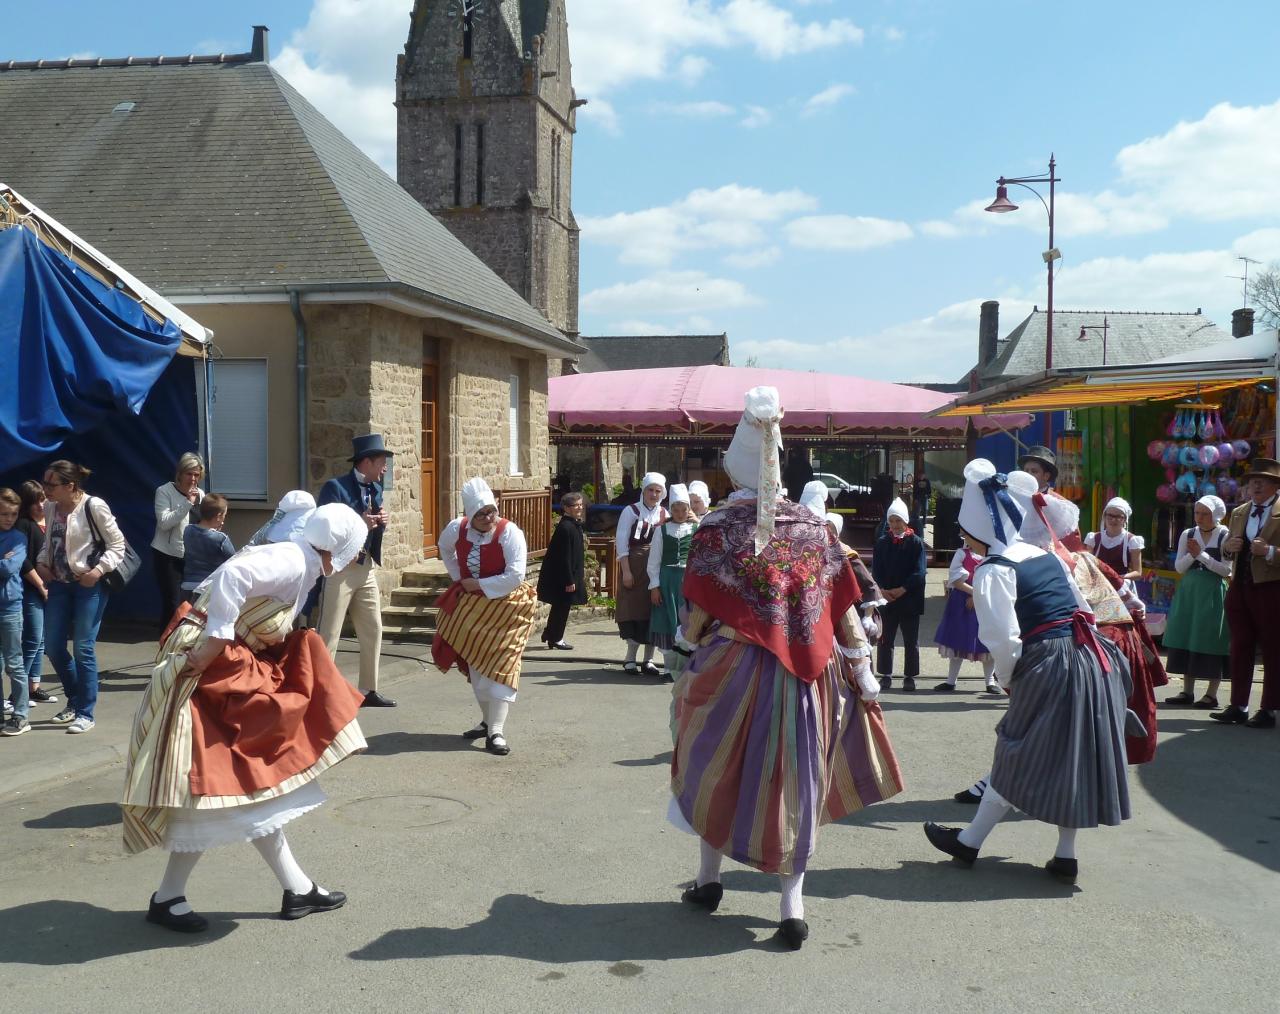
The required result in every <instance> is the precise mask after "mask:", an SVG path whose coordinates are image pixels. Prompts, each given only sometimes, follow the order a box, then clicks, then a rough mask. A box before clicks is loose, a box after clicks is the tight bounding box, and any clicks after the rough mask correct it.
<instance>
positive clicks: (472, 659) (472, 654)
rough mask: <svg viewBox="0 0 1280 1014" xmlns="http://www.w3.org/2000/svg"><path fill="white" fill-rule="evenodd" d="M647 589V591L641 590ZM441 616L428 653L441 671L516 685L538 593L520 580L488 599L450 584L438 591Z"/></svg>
mask: <svg viewBox="0 0 1280 1014" xmlns="http://www.w3.org/2000/svg"><path fill="white" fill-rule="evenodd" d="M646 594H647V593H646ZM439 607H440V619H439V624H438V626H437V627H436V636H435V639H434V640H433V641H432V644H431V656H432V660H433V661H434V662H435V664H436V667H437V668H438V669H439V670H440V671H441V672H448V671H449V669H450V668H451V667H452V666H454V665H456V666H457V667H458V668H459V669H460V670H461V671H462V672H463V673H464V674H466V675H468V678H469V676H470V672H471V670H472V669H474V670H476V672H478V673H483V674H484V675H485V676H487V677H488V678H489V679H491V680H493V681H494V682H495V683H501V684H502V685H503V686H506V687H510V688H511V689H512V690H518V689H519V688H520V670H521V667H522V665H523V657H524V649H525V646H526V645H527V644H528V643H529V635H530V634H531V633H532V632H533V624H534V620H536V619H537V616H538V593H537V592H536V591H535V590H534V587H533V585H531V584H522V585H520V587H518V588H517V589H516V590H515V591H513V592H512V593H511V594H510V595H506V596H503V597H502V598H500V599H491V598H488V597H486V596H484V595H472V594H468V593H466V592H463V591H462V586H461V585H458V584H455V585H452V586H451V587H450V588H449V590H448V591H446V592H445V593H444V595H442V596H441V597H440V600H439Z"/></svg>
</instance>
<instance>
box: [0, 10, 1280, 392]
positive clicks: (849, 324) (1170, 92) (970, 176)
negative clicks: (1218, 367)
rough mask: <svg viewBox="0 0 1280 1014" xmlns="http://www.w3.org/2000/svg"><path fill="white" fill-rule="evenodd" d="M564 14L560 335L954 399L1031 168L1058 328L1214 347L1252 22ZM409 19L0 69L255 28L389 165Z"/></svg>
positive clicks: (175, 18)
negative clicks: (998, 201)
mask: <svg viewBox="0 0 1280 1014" xmlns="http://www.w3.org/2000/svg"><path fill="white" fill-rule="evenodd" d="M490 2H495V0H490ZM568 2H569V15H570V23H571V37H570V44H571V47H572V55H573V61H574V78H575V84H576V85H577V88H578V92H579V95H580V96H582V97H584V98H587V99H588V100H589V104H588V106H587V107H586V108H585V109H584V110H583V111H582V114H581V118H580V121H579V133H578V136H577V139H576V150H575V159H576V164H575V167H574V169H575V172H574V209H575V212H576V214H577V216H578V218H579V220H580V222H581V224H582V227H583V244H582V293H583V299H582V325H583V331H584V333H587V334H591V333H597V334H598V333H618V332H631V331H645V332H649V331H652V332H659V331H662V332H682V331H699V332H701V331H715V332H719V331H722V330H724V331H728V332H729V337H730V344H731V350H732V353H733V356H734V359H735V361H737V362H742V361H743V360H744V359H745V358H746V357H747V356H755V357H757V359H758V360H759V361H760V363H761V364H762V365H774V366H789V367H794V368H799V369H825V370H830V371H831V372H837V373H853V374H860V375H865V376H870V377H877V378H882V379H891V380H938V379H941V380H952V379H956V378H958V377H959V375H960V374H961V373H963V371H964V370H965V369H967V368H968V366H970V365H971V363H972V360H973V358H974V351H975V345H976V333H977V312H978V311H977V306H978V303H979V302H981V301H982V300H983V299H992V298H994V299H999V300H1000V301H1001V308H1002V311H1001V319H1002V331H1006V332H1007V331H1008V330H1010V329H1011V328H1012V327H1013V326H1014V324H1016V323H1017V321H1018V320H1020V319H1021V317H1022V316H1023V315H1024V314H1025V313H1026V312H1027V311H1028V310H1029V309H1030V307H1031V305H1032V304H1035V303H1039V304H1040V305H1041V306H1043V304H1044V294H1045V278H1044V271H1043V268H1042V266H1041V261H1040V256H1039V255H1040V252H1041V251H1042V250H1043V249H1045V247H1046V246H1047V227H1046V226H1047V223H1046V217H1045V214H1044V211H1043V209H1041V208H1040V205H1039V203H1038V202H1037V201H1036V200H1035V198H1034V197H1032V196H1031V195H1030V194H1027V193H1026V192H1025V191H1023V192H1021V195H1020V196H1019V193H1018V192H1015V193H1014V194H1012V195H1011V196H1013V197H1014V199H1015V200H1018V201H1019V203H1022V204H1023V208H1022V210H1020V211H1019V212H1017V213H1016V214H1011V215H1007V216H1002V217H997V216H993V215H986V214H983V213H982V212H981V208H982V206H983V205H985V204H986V203H988V202H989V201H990V199H991V196H992V193H993V190H994V179H995V177H996V176H998V175H1001V174H1004V175H1030V174H1034V173H1038V172H1043V171H1045V169H1046V168H1047V162H1048V157H1049V153H1050V152H1051V151H1052V152H1054V153H1055V154H1056V155H1057V158H1058V163H1059V175H1060V176H1061V177H1062V180H1063V182H1062V184H1061V185H1060V188H1059V199H1058V204H1057V223H1058V236H1057V245H1058V247H1059V248H1060V249H1061V250H1062V252H1063V259H1062V261H1061V262H1059V263H1060V267H1059V274H1058V275H1057V277H1056V282H1055V287H1056V302H1057V306H1058V307H1059V308H1064V309H1066V308H1072V309H1098V310H1179V311H1187V310H1194V309H1195V308H1196V307H1203V308H1204V310H1205V312H1206V313H1207V314H1208V315H1210V317H1211V318H1213V319H1215V320H1217V321H1218V322H1219V323H1220V324H1223V325H1226V324H1228V323H1229V316H1230V311H1231V310H1232V309H1233V308H1234V307H1236V306H1238V305H1239V303H1240V283H1239V282H1238V281H1234V280H1232V279H1231V278H1230V277H1228V276H1230V275H1235V274H1239V273H1240V268H1241V262H1240V261H1239V260H1238V259H1237V258H1238V257H1239V256H1240V255H1247V256H1250V257H1253V258H1257V259H1259V260H1263V261H1267V262H1270V261H1276V260H1280V79H1278V78H1277V77H1276V75H1275V73H1274V68H1273V66H1269V63H1270V61H1269V58H1268V54H1273V53H1274V52H1276V51H1277V48H1278V44H1280V17H1277V15H1276V13H1275V5H1274V3H1266V2H1261V0H1246V2H1240V3H1236V4H1234V5H1232V6H1231V7H1230V9H1229V10H1224V11H1221V12H1217V11H1215V10H1214V9H1212V8H1211V5H1208V4H1204V3H1198V2H1187V0H1176V2H1165V3H1160V4H1156V3H1131V4H1115V3H1105V4H1104V3H1097V2H1090V0H1085V2H1078V3H1075V4H1071V5H1067V4H1058V5H1049V4H1043V3H1005V4H994V3H986V2H981V0H969V2H963V3H962V2H955V0H952V2H943V0H898V2H893V3H890V2H855V0H643V2H641V0H568ZM411 6H412V4H411V2H410V0H273V2H270V3H247V2H242V0H221V2H219V3H218V4H208V5H194V4H173V3H159V2H151V0H140V2H139V0H135V2H134V3H131V4H130V5H129V12H130V16H129V17H128V18H127V19H122V18H120V17H119V16H118V13H119V8H110V7H109V6H106V7H104V5H101V4H96V3H87V2H79V0H69V2H53V3H48V2H46V3H41V4H33V3H22V2H19V3H13V2H11V3H10V4H8V5H6V8H7V9H6V27H7V28H8V29H9V30H8V31H6V32H5V37H6V42H5V44H4V45H3V47H0V48H2V49H3V50H4V52H0V58H6V59H7V58H14V59H32V58H39V57H64V56H68V55H80V54H86V55H87V54H93V55H103V56H121V55H127V54H131V53H132V54H139V55H153V54H156V53H166V54H171V53H186V52H191V51H196V52H217V51H220V50H226V51H242V50H244V49H246V48H247V47H248V40H249V35H250V28H249V26H250V25H252V24H253V23H254V22H259V21H263V22H265V23H267V24H268V25H269V26H270V27H271V29H272V48H273V53H274V57H275V63H276V66H277V67H278V68H279V69H280V70H281V71H282V72H283V73H284V74H285V75H286V76H287V77H289V78H290V80H291V81H293V82H294V84H295V85H297V86H298V87H299V88H300V89H301V90H302V91H303V92H304V93H305V94H307V95H308V97H310V98H311V99H312V101H313V102H315V104H316V105H317V106H319V107H320V108H321V110H322V111H324V112H325V113H326V114H327V115H329V116H330V117H331V118H332V119H333V120H334V121H335V122H336V123H337V124H338V125H339V126H340V127H342V128H343V129H344V130H346V131H347V133H348V134H350V135H351V136H352V137H353V138H354V139H355V140H356V141H357V142H358V143H360V144H361V145H362V146H363V147H365V149H366V150H368V151H369V152H370V154H372V155H373V156H374V157H375V158H377V159H378V160H379V161H381V162H382V163H383V164H384V165H387V166H390V165H391V164H392V161H393V153H394V147H395V117H394V110H393V108H392V107H391V100H392V96H393V84H394V67H395V56H396V53H397V52H398V51H399V50H400V48H401V47H402V46H403V42H404V37H405V34H406V31H407V24H408V14H409V10H410V8H411ZM54 12H56V15H57V16H55V17H51V13H54ZM2 166H3V157H2V156H0V177H2V176H3V172H2ZM1022 198H1025V199H1026V200H1025V202H1024V201H1023V200H1022Z"/></svg>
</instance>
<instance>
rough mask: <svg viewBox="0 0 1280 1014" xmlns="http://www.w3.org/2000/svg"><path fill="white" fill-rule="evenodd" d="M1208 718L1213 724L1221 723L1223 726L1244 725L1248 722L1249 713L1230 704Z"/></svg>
mask: <svg viewBox="0 0 1280 1014" xmlns="http://www.w3.org/2000/svg"><path fill="white" fill-rule="evenodd" d="M1209 717H1210V718H1212V719H1213V720H1214V721H1215V722H1221V723H1222V724H1223V725H1244V723H1245V722H1247V721H1249V712H1247V711H1245V710H1244V708H1238V707H1236V706H1235V705H1234V704H1232V705H1229V706H1228V707H1226V708H1224V709H1223V710H1222V711H1215V712H1213V713H1212V714H1210V715H1209Z"/></svg>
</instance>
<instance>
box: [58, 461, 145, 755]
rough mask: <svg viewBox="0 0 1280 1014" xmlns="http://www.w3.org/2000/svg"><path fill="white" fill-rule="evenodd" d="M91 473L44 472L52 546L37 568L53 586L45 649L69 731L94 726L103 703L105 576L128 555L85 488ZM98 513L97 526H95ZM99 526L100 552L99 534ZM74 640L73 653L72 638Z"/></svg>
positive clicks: (61, 464) (65, 465)
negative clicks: (95, 711) (100, 646)
mask: <svg viewBox="0 0 1280 1014" xmlns="http://www.w3.org/2000/svg"><path fill="white" fill-rule="evenodd" d="M88 478H89V470H88V469H87V468H84V467H82V466H80V465H77V464H75V463H74V462H70V461H55V462H54V463H53V464H52V465H50V466H49V467H48V468H47V469H45V473H44V481H43V482H41V483H40V485H41V486H42V487H44V495H45V496H46V497H47V499H46V500H45V505H44V509H45V535H46V538H45V544H44V549H42V550H41V551H40V557H39V560H38V561H37V563H36V570H37V571H38V572H39V574H40V577H41V579H42V580H43V581H44V583H45V585H46V587H47V588H48V589H49V599H48V601H47V602H46V603H45V615H44V638H45V647H44V650H45V654H46V655H48V656H49V661H50V662H52V663H53V668H54V671H55V672H56V673H57V674H58V679H59V680H60V681H61V683H62V689H63V690H65V691H66V692H67V706H66V707H65V708H64V709H63V710H62V711H59V712H58V713H57V714H56V715H54V716H53V721H54V722H56V723H57V724H59V725H66V726H67V732H71V733H81V732H88V731H89V730H90V729H92V728H93V709H94V706H95V705H96V704H97V701H98V655H97V642H98V627H99V626H100V625H101V624H102V613H103V610H105V609H106V607H107V589H106V586H105V585H103V584H101V583H100V582H101V581H102V578H103V577H104V576H105V575H107V574H109V573H111V571H113V570H115V569H116V568H117V567H118V566H120V563H121V561H123V560H124V554H125V541H124V536H123V535H122V534H121V532H120V526H119V525H117V524H116V519H115V517H114V516H113V515H112V513H111V508H110V507H108V506H107V504H106V502H105V501H103V500H100V499H98V498H97V497H91V496H89V495H88V494H87V493H86V492H85V491H84V482H85V480H86V479H88ZM89 512H92V518H93V525H92V526H90V523H89V517H88V515H89ZM95 527H96V528H97V530H98V535H99V536H100V538H101V540H102V548H101V550H99V547H98V544H97V541H96V540H95V539H94V536H93V528H95ZM68 640H71V641H73V642H74V656H73V655H72V653H70V652H68V651H67V641H68Z"/></svg>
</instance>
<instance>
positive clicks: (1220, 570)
mask: <svg viewBox="0 0 1280 1014" xmlns="http://www.w3.org/2000/svg"><path fill="white" fill-rule="evenodd" d="M1189 531H1190V529H1188V530H1187V531H1184V532H1183V533H1182V534H1181V535H1179V536H1178V556H1177V559H1175V560H1174V561H1173V566H1174V569H1175V570H1177V572H1178V573H1179V574H1185V573H1186V572H1187V571H1189V570H1190V569H1191V568H1192V567H1193V566H1194V565H1195V564H1196V562H1197V560H1198V561H1199V563H1200V564H1201V565H1202V566H1203V567H1204V568H1205V570H1209V571H1212V572H1213V573H1215V574H1217V575H1218V576H1219V577H1225V578H1230V577H1231V561H1230V560H1215V559H1214V558H1213V557H1212V556H1210V555H1209V554H1208V553H1201V554H1200V556H1199V557H1194V556H1192V555H1191V554H1190V553H1188V552H1187V534H1188V532H1189ZM1230 534H1231V533H1230V531H1229V530H1228V528H1227V526H1226V525H1218V526H1217V527H1215V528H1214V530H1213V531H1212V532H1210V533H1209V534H1208V535H1205V534H1204V532H1202V531H1200V529H1199V527H1197V528H1196V529H1195V536H1196V541H1197V542H1199V543H1200V545H1201V546H1203V547H1204V548H1205V549H1212V548H1214V547H1216V546H1221V545H1222V542H1223V540H1224V539H1225V538H1227V536H1228V535H1230Z"/></svg>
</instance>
